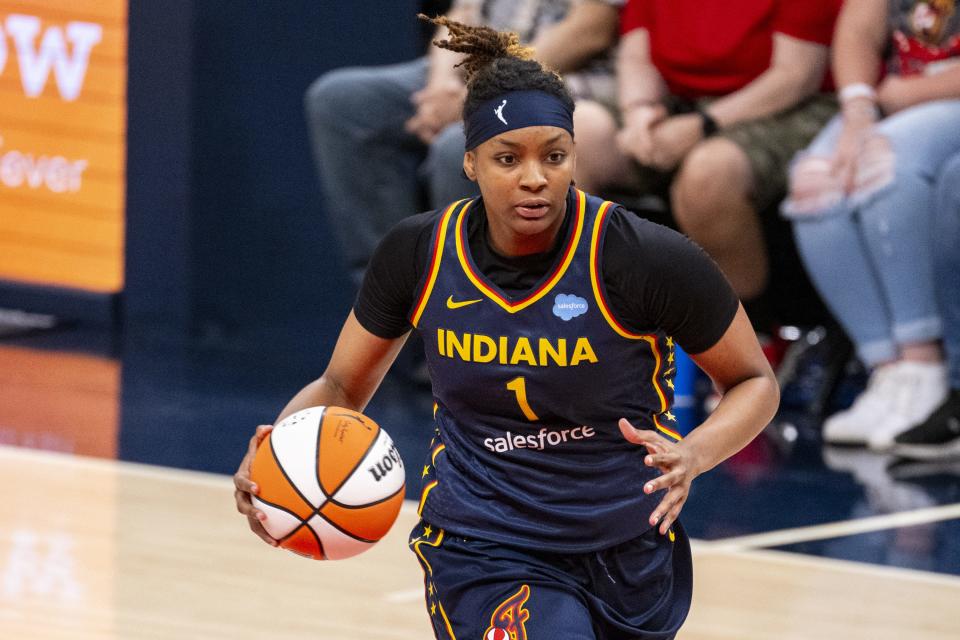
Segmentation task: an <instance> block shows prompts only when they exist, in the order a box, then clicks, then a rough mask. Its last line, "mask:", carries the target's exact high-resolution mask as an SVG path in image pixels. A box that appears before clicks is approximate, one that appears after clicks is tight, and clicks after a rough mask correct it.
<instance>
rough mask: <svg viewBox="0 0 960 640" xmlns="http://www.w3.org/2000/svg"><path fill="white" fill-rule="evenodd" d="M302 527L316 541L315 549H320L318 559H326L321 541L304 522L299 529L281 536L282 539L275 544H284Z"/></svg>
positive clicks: (296, 528) (304, 521)
mask: <svg viewBox="0 0 960 640" xmlns="http://www.w3.org/2000/svg"><path fill="white" fill-rule="evenodd" d="M304 527H306V529H307V531H309V532H310V535H312V536H313V539H314V540H316V541H317V548H318V549H320V557H321V558H326V557H327V552H326V551H324V549H323V541H322V540H320V536H318V535H317V532H316V531H314V530H313V527H311V526H310V524H309V523H308V522H307V521H306V520H303V521H301V522H300V526H299V527H294V529H293V531H291V532H290V533H288V534H287V535H285V536H283V537H282V538H280V540H278V541H277V542H280V543H283V542H286V541H287V540H289V539H290V537H291V536H292V535H293V534H295V533H296V532H297V531H299V530H300V529H302V528H304Z"/></svg>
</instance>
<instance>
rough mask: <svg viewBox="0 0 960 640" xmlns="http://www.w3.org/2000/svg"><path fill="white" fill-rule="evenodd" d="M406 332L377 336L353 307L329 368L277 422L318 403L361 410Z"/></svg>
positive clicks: (283, 411) (395, 355)
mask: <svg viewBox="0 0 960 640" xmlns="http://www.w3.org/2000/svg"><path fill="white" fill-rule="evenodd" d="M407 335H409V334H407ZM407 335H404V336H401V337H399V338H394V339H392V340H391V339H387V338H381V337H379V336H376V335H374V334H372V333H370V332H369V331H367V330H366V329H364V328H363V325H361V324H360V323H359V322H358V321H357V317H356V316H355V315H354V313H353V311H351V312H350V315H349V316H347V321H346V322H345V323H344V324H343V329H341V330H340V337H339V338H338V339H337V345H336V346H335V347H334V349H333V356H332V357H331V358H330V364H328V365H327V369H326V371H324V372H323V375H321V376H320V377H319V378H318V379H316V380H314V381H313V382H311V383H310V384H308V385H307V386H305V387H304V388H303V389H301V390H300V392H299V393H297V395H295V396H294V397H293V398H292V399H291V400H290V402H288V403H287V406H285V407H284V408H283V410H282V411H281V412H280V415H279V416H277V422H280V421H281V420H283V419H284V418H286V417H287V416H288V415H290V414H292V413H296V412H297V411H300V410H301V409H307V408H309V407H316V406H337V407H346V408H347V409H353V410H354V411H361V412H362V411H363V409H364V408H365V407H366V406H367V403H368V402H370V398H372V397H373V394H374V392H375V391H376V390H377V387H379V386H380V383H381V382H382V381H383V377H384V376H385V375H386V374H387V370H388V369H389V368H390V365H392V364H393V361H394V360H395V359H396V357H397V354H398V353H400V348H401V347H403V343H404V342H406V339H407Z"/></svg>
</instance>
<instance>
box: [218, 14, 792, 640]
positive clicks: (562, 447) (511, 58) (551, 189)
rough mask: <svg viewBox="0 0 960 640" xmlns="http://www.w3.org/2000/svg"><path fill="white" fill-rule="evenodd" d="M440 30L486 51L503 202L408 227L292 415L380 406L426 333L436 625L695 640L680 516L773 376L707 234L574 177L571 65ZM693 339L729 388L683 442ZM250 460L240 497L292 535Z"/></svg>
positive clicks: (483, 100)
mask: <svg viewBox="0 0 960 640" xmlns="http://www.w3.org/2000/svg"><path fill="white" fill-rule="evenodd" d="M435 22H436V23H438V24H443V25H445V26H447V27H448V29H449V31H450V33H451V36H450V39H449V40H448V41H443V42H440V43H437V44H438V45H439V46H441V47H444V48H447V49H451V50H453V51H458V52H462V53H465V54H466V59H465V61H464V63H463V64H464V67H465V69H466V73H467V76H468V96H467V100H466V103H465V105H464V127H465V131H466V152H465V154H464V163H463V164H464V171H465V173H466V175H467V176H468V177H469V178H470V179H471V180H475V181H476V182H477V183H478V185H479V187H480V191H481V194H482V196H481V197H480V198H477V199H473V200H463V201H459V202H455V203H452V204H451V205H450V206H448V207H446V208H444V209H443V210H438V211H433V212H429V213H425V214H421V215H417V216H412V217H410V218H408V219H406V220H404V221H403V222H402V223H400V224H399V225H398V226H397V227H396V228H395V229H394V230H393V231H391V233H390V234H389V235H388V236H387V237H386V238H385V239H384V240H383V242H382V244H381V246H380V248H379V249H378V251H377V253H376V255H375V256H374V258H373V260H372V262H371V265H370V267H369V270H368V272H367V275H366V278H365V280H364V283H363V287H362V289H361V292H360V295H359V298H358V301H357V303H356V305H355V307H354V310H353V312H352V313H351V314H350V315H349V316H348V318H347V320H346V323H345V324H344V327H343V330H342V332H341V334H340V337H339V340H338V342H337V345H336V347H335V349H334V353H333V356H332V358H331V361H330V364H329V366H328V367H327V369H326V371H325V372H324V373H323V375H322V376H321V377H320V378H319V379H318V380H316V381H315V382H313V383H311V384H309V385H308V386H307V387H306V388H304V389H303V390H302V391H300V392H299V393H298V394H297V395H296V396H295V397H294V398H293V399H292V400H291V401H290V403H289V404H288V405H287V407H286V408H285V409H284V410H283V412H282V413H281V418H282V417H284V416H286V415H289V414H290V413H292V412H294V411H297V410H299V409H303V408H306V407H310V406H315V405H338V406H344V407H350V408H353V409H356V410H358V411H361V410H363V407H364V406H365V405H366V404H367V402H368V401H369V399H370V398H371V396H372V395H373V393H374V392H375V391H376V389H377V387H378V385H379V384H380V381H381V380H382V379H383V376H384V375H385V373H386V371H387V369H388V368H389V367H390V365H391V363H392V362H393V360H394V358H395V356H396V354H397V352H398V351H399V350H400V347H401V346H402V345H403V342H404V340H405V339H406V337H407V335H408V333H409V331H410V330H411V329H414V330H416V331H418V332H419V333H420V335H421V336H422V338H423V341H424V344H425V348H426V357H427V363H428V366H429V369H430V374H431V379H432V382H433V394H434V398H435V400H436V404H437V410H436V414H435V420H436V425H435V437H434V439H433V442H432V443H431V447H430V450H429V452H428V457H427V459H426V461H425V464H424V467H423V474H422V475H423V485H422V491H421V497H420V514H421V517H422V520H421V522H420V523H419V524H418V526H417V527H416V529H415V530H414V532H413V536H412V542H411V547H412V548H413V550H414V552H415V553H416V554H417V556H418V558H419V560H420V562H421V564H422V566H423V569H424V574H425V589H426V597H427V603H428V604H427V606H428V610H429V613H430V616H431V620H432V622H433V627H434V631H435V633H436V635H437V637H438V638H450V639H454V638H461V639H466V638H475V639H479V638H484V639H486V640H497V639H500V638H504V639H505V638H514V639H519V638H527V637H530V638H551V639H552V638H564V639H578V640H579V639H583V640H586V639H601V638H602V639H614V638H618V639H619V638H624V639H626V638H643V639H654V638H656V639H666V638H672V637H674V635H675V634H676V632H677V630H678V629H679V628H680V625H681V624H682V623H683V621H684V619H685V617H686V615H687V612H688V610H689V605H690V597H691V561H690V550H689V544H688V541H687V538H686V535H685V534H684V531H683V528H682V527H681V526H680V524H679V522H678V521H677V517H678V515H679V513H680V510H681V508H682V507H683V504H684V502H685V501H686V499H687V496H688V494H689V491H690V484H691V482H692V481H693V479H694V478H695V477H696V476H698V475H699V474H701V473H703V472H704V471H706V470H708V469H710V468H712V467H714V466H716V465H717V464H719V463H720V462H721V461H723V460H724V459H726V458H727V457H729V456H730V455H732V454H733V453H735V452H736V451H738V450H739V449H740V448H742V447H743V446H744V445H745V444H746V443H748V442H749V441H750V440H751V439H752V438H753V437H754V436H756V434H757V433H758V432H759V431H760V430H761V429H762V428H763V426H764V425H766V423H767V422H768V421H769V420H770V419H771V417H772V416H773V414H774V412H775V411H776V407H777V402H778V390H777V385H776V381H775V379H774V376H773V372H772V371H771V370H770V367H769V365H768V364H767V362H766V360H765V359H764V356H763V354H762V352H761V350H760V347H759V345H758V344H757V340H756V336H755V335H754V333H753V330H752V329H751V327H750V323H749V321H748V319H747V317H746V315H745V313H744V312H743V309H742V307H741V306H740V305H739V303H738V301H737V299H736V297H735V296H734V294H733V293H732V291H731V289H730V286H729V284H728V283H727V282H726V280H725V279H724V278H723V276H722V275H721V274H720V272H719V270H718V269H717V267H716V266H715V265H714V264H713V262H711V261H710V259H709V258H707V257H706V255H705V254H704V253H703V252H702V251H701V250H700V249H699V248H698V247H696V246H695V245H693V244H692V243H691V242H689V241H688V240H686V239H685V238H684V237H683V236H681V235H679V234H677V233H675V232H673V231H670V230H669V229H666V228H664V227H660V226H657V225H654V224H652V223H649V222H646V221H644V220H641V219H639V218H637V217H636V216H634V215H633V214H631V213H630V212H628V211H626V210H624V209H623V208H622V207H620V206H618V205H616V204H613V203H610V202H605V201H603V200H601V199H599V198H595V197H593V196H590V195H588V194H585V193H583V192H582V191H579V190H577V189H575V188H574V187H573V186H572V176H573V170H574V165H575V162H576V153H575V148H574V139H573V101H572V100H571V98H570V96H569V95H568V94H567V92H566V90H565V88H564V86H563V84H562V82H561V81H560V79H559V78H558V77H557V76H556V74H554V73H552V72H550V71H547V70H544V69H543V68H542V67H541V66H540V65H539V64H538V63H537V62H535V61H534V60H531V59H529V52H528V51H527V50H524V49H522V48H521V47H520V46H519V45H518V41H517V39H516V36H514V35H513V34H504V33H498V32H496V31H493V30H490V29H487V28H475V27H468V26H465V25H461V24H457V23H452V22H449V21H446V20H444V19H437V20H435ZM675 342H676V343H677V344H679V345H681V346H682V347H683V348H684V349H685V350H686V351H687V352H688V353H691V354H693V355H692V358H693V359H694V361H695V362H696V363H697V364H698V365H699V366H700V367H701V368H702V369H703V370H704V371H706V372H707V373H708V374H709V375H710V377H711V378H712V379H713V380H714V381H715V383H716V384H717V386H718V387H720V388H721V389H723V390H724V395H723V399H722V400H721V402H720V404H719V405H718V407H717V409H716V411H714V413H713V414H712V415H711V416H710V417H709V418H708V419H707V420H706V421H705V422H704V423H703V424H701V425H700V426H699V427H697V428H696V429H694V430H693V431H692V432H691V433H690V434H689V435H688V436H687V437H686V438H683V439H681V438H680V436H679V434H678V433H677V432H676V430H675V425H674V423H673V415H672V413H671V412H670V407H671V403H672V396H673V394H672V385H673V375H674V373H675V370H674V365H673V357H674V356H673V353H674V352H673V348H674V344H675ZM259 437H262V434H261V433H258V435H256V436H254V439H253V443H254V444H255V443H256V442H257V440H258V438H259ZM249 460H250V456H249V455H248V456H247V457H246V458H245V459H244V461H243V462H242V463H241V465H240V469H239V471H238V472H237V474H236V477H235V480H236V484H237V489H238V491H237V506H238V509H239V510H240V512H241V513H243V514H245V515H246V516H247V518H248V520H249V522H250V526H251V528H253V529H254V531H255V532H257V534H258V535H260V536H261V537H262V538H264V539H265V540H267V541H269V542H272V540H271V539H270V538H269V536H267V535H266V533H265V532H264V531H263V529H262V527H261V526H260V524H259V513H258V512H257V510H256V509H254V508H253V506H252V505H251V502H250V491H251V483H250V480H249Z"/></svg>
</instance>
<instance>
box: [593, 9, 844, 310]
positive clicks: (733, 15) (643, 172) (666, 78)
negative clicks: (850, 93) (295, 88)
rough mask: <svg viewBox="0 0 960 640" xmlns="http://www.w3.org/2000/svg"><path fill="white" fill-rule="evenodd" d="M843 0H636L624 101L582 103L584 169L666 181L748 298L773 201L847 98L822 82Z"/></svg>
mask: <svg viewBox="0 0 960 640" xmlns="http://www.w3.org/2000/svg"><path fill="white" fill-rule="evenodd" d="M839 1H840V0H808V1H805V2H789V1H786V0H725V1H722V2H721V1H719V0H629V1H628V3H627V5H626V7H625V9H624V12H623V15H622V17H621V22H622V25H621V29H622V32H623V36H622V40H621V44H620V57H619V60H618V65H619V66H618V69H617V77H618V84H619V113H616V114H614V113H610V112H609V111H608V110H606V109H604V108H603V107H602V106H601V105H596V104H590V103H586V104H584V103H580V104H578V106H577V109H578V111H579V112H580V117H581V120H583V121H586V122H588V126H584V127H580V126H579V125H578V128H577V150H578V161H577V162H578V167H577V183H578V185H579V186H581V187H582V188H584V189H587V190H588V191H592V192H607V193H609V192H610V191H614V192H618V193H619V192H629V191H634V192H640V193H650V192H661V193H662V194H663V195H664V197H665V198H666V199H668V201H669V205H670V208H671V209H672V216H673V220H674V221H675V223H676V225H677V226H678V227H679V229H680V230H682V231H684V232H685V233H687V234H688V235H689V236H690V237H691V238H693V239H694V240H696V241H697V243H699V244H700V245H701V246H702V247H703V248H704V249H706V250H707V252H708V253H710V254H711V255H712V256H713V258H714V259H715V260H716V261H717V263H718V264H719V266H720V267H721V269H723V271H724V273H725V274H726V275H727V278H728V279H729V280H730V282H731V284H732V285H733V287H734V289H735V290H736V292H737V293H738V294H739V296H740V297H741V298H742V299H744V300H751V299H754V298H756V297H757V296H758V295H759V294H761V293H762V292H763V291H764V289H765V287H766V283H767V278H768V267H767V263H768V260H767V252H766V246H765V242H764V237H763V234H762V227H761V218H760V216H761V215H764V214H769V215H776V205H777V204H778V203H779V202H780V200H781V199H782V198H783V196H784V194H785V193H786V173H787V166H788V163H789V161H790V158H791V157H792V156H793V154H794V153H795V152H796V151H799V150H800V149H802V148H803V147H805V146H806V145H807V144H808V143H809V141H810V140H811V139H812V138H813V136H814V135H815V133H816V132H817V131H818V130H819V129H820V128H821V127H822V126H823V125H824V124H825V123H826V122H827V120H829V119H830V117H831V116H832V115H833V114H834V113H835V112H836V101H835V99H834V98H833V97H832V96H830V95H827V94H823V93H820V91H821V89H822V87H823V86H824V75H825V70H826V68H827V62H828V57H829V44H830V37H831V33H832V28H833V22H834V20H835V17H836V14H837V11H838V8H839Z"/></svg>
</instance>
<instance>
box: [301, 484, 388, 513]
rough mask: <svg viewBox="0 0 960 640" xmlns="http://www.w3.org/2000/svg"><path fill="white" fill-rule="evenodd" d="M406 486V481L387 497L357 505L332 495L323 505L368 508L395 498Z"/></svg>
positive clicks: (343, 507) (342, 507)
mask: <svg viewBox="0 0 960 640" xmlns="http://www.w3.org/2000/svg"><path fill="white" fill-rule="evenodd" d="M406 488H407V483H406V482H404V483H403V484H402V485H400V488H399V489H397V490H396V491H394V492H393V493H391V494H390V495H388V496H387V497H386V498H380V499H379V500H375V501H373V502H365V503H363V504H356V505H353V504H343V503H342V502H337V501H336V500H334V499H333V498H332V497H330V496H328V500H327V502H326V503H325V504H324V505H323V507H325V506H327V505H328V504H333V505H336V506H338V507H340V508H341V509H366V508H367V507H373V506H376V505H378V504H381V503H383V502H386V501H387V500H391V499H393V498H395V497H396V496H397V494H398V493H401V492H402V491H403V490H404V489H406ZM323 507H320V509H322V508H323ZM320 509H315V511H319V510H320ZM297 517H299V516H297Z"/></svg>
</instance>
